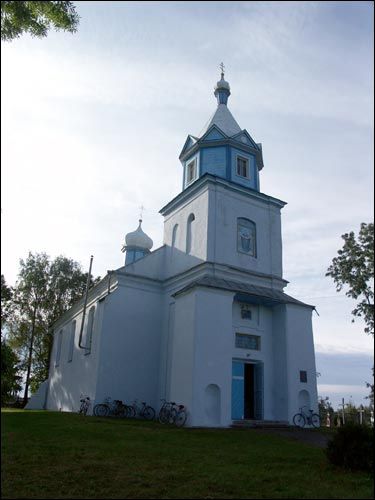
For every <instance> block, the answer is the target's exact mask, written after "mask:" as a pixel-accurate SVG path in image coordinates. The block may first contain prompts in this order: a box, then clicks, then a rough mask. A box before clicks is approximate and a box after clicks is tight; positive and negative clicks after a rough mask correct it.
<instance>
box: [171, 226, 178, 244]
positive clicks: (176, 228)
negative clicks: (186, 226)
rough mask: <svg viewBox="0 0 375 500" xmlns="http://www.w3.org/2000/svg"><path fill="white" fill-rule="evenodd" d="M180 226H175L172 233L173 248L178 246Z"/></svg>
mask: <svg viewBox="0 0 375 500" xmlns="http://www.w3.org/2000/svg"><path fill="white" fill-rule="evenodd" d="M177 230H178V224H175V225H174V227H173V231H172V248H174V247H175V246H176V238H177Z"/></svg>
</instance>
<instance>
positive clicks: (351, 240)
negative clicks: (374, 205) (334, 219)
mask: <svg viewBox="0 0 375 500" xmlns="http://www.w3.org/2000/svg"><path fill="white" fill-rule="evenodd" d="M341 237H342V238H343V240H344V242H345V243H344V246H343V247H342V249H340V250H339V251H338V252H337V253H338V257H335V258H334V259H333V260H332V264H331V265H330V266H329V268H328V269H327V273H326V276H331V278H333V280H334V282H335V283H336V290H337V291H338V292H340V291H341V290H342V289H343V288H344V286H345V287H348V291H347V292H346V295H347V296H348V297H352V298H353V299H355V300H358V302H357V305H356V307H355V309H353V311H352V314H353V315H354V316H357V317H359V316H361V317H363V319H364V321H365V323H366V327H365V332H366V333H368V334H371V335H374V224H373V223H368V224H366V223H362V224H361V228H360V230H359V234H358V239H356V237H355V235H354V233H353V231H352V232H350V233H349V234H347V233H346V234H343V235H342V236H341ZM352 321H354V319H353V320H352Z"/></svg>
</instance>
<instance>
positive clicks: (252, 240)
mask: <svg viewBox="0 0 375 500" xmlns="http://www.w3.org/2000/svg"><path fill="white" fill-rule="evenodd" d="M237 250H238V251H239V252H241V253H246V254H248V255H251V256H252V257H256V256H257V242H256V225H255V224H254V222H252V221H251V220H248V219H245V218H243V217H240V218H238V219H237Z"/></svg>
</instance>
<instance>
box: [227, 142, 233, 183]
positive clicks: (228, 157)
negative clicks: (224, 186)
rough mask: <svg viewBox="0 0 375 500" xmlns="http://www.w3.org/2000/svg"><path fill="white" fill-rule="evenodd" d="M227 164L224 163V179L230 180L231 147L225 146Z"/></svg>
mask: <svg viewBox="0 0 375 500" xmlns="http://www.w3.org/2000/svg"><path fill="white" fill-rule="evenodd" d="M226 160H227V164H226V174H227V175H226V179H227V180H228V181H231V180H232V151H231V147H230V146H227V158H226Z"/></svg>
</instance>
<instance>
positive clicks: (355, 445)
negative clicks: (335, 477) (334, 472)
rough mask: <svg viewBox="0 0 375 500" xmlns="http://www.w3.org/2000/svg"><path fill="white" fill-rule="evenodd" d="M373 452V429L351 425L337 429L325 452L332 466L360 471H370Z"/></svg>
mask: <svg viewBox="0 0 375 500" xmlns="http://www.w3.org/2000/svg"><path fill="white" fill-rule="evenodd" d="M373 452H374V433H373V429H372V428H370V427H366V426H364V425H358V424H351V423H350V424H347V425H345V426H344V427H339V428H338V429H337V431H336V432H335V434H334V436H333V438H332V439H331V440H330V441H329V442H328V444H327V450H326V453H327V457H328V460H329V461H330V462H331V463H332V464H334V465H338V466H340V467H344V468H345V469H350V470H362V471H371V470H372V467H373Z"/></svg>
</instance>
